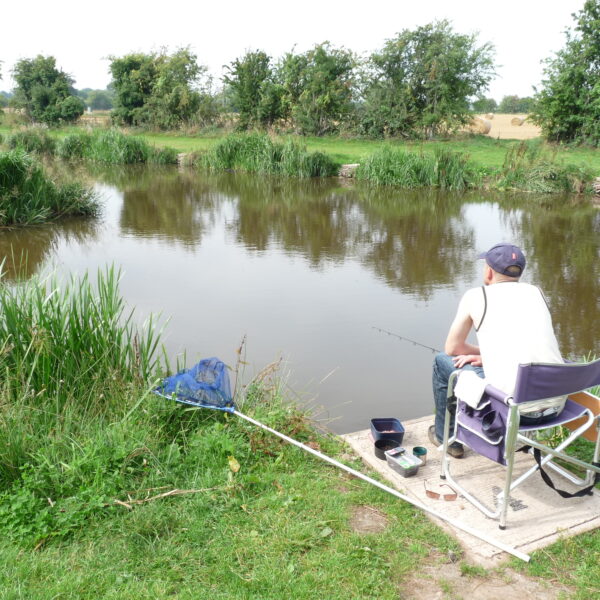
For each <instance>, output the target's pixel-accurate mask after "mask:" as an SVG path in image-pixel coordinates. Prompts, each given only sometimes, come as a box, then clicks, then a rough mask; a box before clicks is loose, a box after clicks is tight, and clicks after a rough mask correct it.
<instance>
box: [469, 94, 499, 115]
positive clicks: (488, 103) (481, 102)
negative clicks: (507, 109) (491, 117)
mask: <svg viewBox="0 0 600 600" xmlns="http://www.w3.org/2000/svg"><path fill="white" fill-rule="evenodd" d="M497 110H498V103H497V102H496V101H495V100H494V99H493V98H484V97H483V96H480V97H479V98H477V100H474V101H473V111H474V112H476V113H495V112H496V111H497Z"/></svg>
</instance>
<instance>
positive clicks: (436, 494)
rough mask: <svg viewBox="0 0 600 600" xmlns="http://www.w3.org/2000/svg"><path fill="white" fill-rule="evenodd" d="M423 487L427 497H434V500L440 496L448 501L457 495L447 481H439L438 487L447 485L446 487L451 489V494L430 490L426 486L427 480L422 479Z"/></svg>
mask: <svg viewBox="0 0 600 600" xmlns="http://www.w3.org/2000/svg"><path fill="white" fill-rule="evenodd" d="M423 487H424V488H425V494H426V495H427V497H428V498H435V499H436V500H439V499H440V498H442V499H443V500H446V501H450V500H456V498H457V497H458V494H457V493H456V492H455V491H454V490H453V489H452V488H451V487H450V486H449V485H448V484H447V483H440V487H447V488H448V489H450V490H452V494H440V493H439V492H434V491H433V490H430V489H429V488H428V487H427V480H423Z"/></svg>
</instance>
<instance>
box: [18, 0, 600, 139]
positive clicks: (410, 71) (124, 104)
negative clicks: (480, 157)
mask: <svg viewBox="0 0 600 600" xmlns="http://www.w3.org/2000/svg"><path fill="white" fill-rule="evenodd" d="M573 18H574V19H575V27H574V29H573V30H569V31H567V34H566V35H567V42H566V46H565V48H563V49H562V50H560V51H559V52H558V53H557V54H556V56H555V57H553V58H549V59H548V60H547V61H546V66H545V69H544V77H545V79H544V81H543V88H542V89H541V90H540V91H537V90H536V93H535V95H534V96H533V97H527V98H519V97H518V96H505V97H504V98H503V99H502V101H501V102H500V104H499V105H498V104H496V102H495V101H494V100H493V99H491V98H486V97H485V96H484V92H485V90H486V89H487V88H488V85H489V83H490V81H491V79H492V78H493V76H494V74H495V70H494V69H495V64H494V48H493V46H492V45H491V44H489V43H484V44H479V43H478V41H477V37H476V36H475V35H465V34H460V33H457V32H455V31H454V30H453V29H452V27H451V25H450V23H449V22H448V21H446V20H442V21H436V22H433V23H430V24H428V25H424V26H421V27H417V28H416V29H413V30H408V29H405V30H403V31H401V32H400V33H398V34H397V35H396V36H395V37H394V38H392V39H389V40H386V41H385V43H384V44H383V47H382V48H381V49H379V50H378V51H376V52H374V53H372V54H371V55H370V56H368V57H366V58H359V57H358V56H357V55H356V54H355V53H354V52H352V51H351V50H348V49H345V48H337V47H335V46H333V45H332V44H330V43H329V42H323V43H321V44H317V45H315V46H314V47H313V48H311V49H310V50H308V51H306V52H304V53H297V52H295V51H294V50H292V51H290V52H288V53H286V54H285V55H284V56H282V57H279V58H278V59H274V58H273V57H271V56H269V55H268V54H267V53H265V52H264V51H262V50H252V51H247V52H246V53H245V54H244V55H243V56H241V57H239V58H237V59H235V60H234V61H233V62H231V63H230V64H229V65H226V66H225V67H224V74H223V77H222V87H221V88H220V89H219V90H218V91H214V90H213V88H212V80H211V78H210V77H209V76H208V74H207V68H206V67H205V66H203V65H200V64H199V63H198V57H197V56H196V55H195V54H194V53H193V52H192V51H191V50H190V49H189V48H182V49H179V50H177V51H175V52H173V53H171V54H169V53H168V52H167V51H166V50H163V51H160V52H153V53H150V54H145V53H133V54H127V55H125V56H120V57H115V56H112V57H110V66H109V70H110V74H111V76H112V81H111V84H110V86H109V90H107V91H106V92H105V94H104V95H102V94H98V93H96V94H95V95H94V94H93V92H94V91H93V90H88V95H89V96H92V98H93V99H94V101H95V102H97V103H98V102H106V105H108V103H110V104H111V105H112V107H113V110H112V113H111V114H112V119H113V122H114V123H115V124H117V125H126V126H139V127H149V128H158V129H177V128H180V127H184V126H190V125H191V126H206V125H211V124H215V123H219V122H221V121H222V120H223V118H224V116H225V115H233V121H234V122H235V126H236V128H237V129H239V130H247V129H272V128H274V129H276V130H278V131H288V132H295V133H299V134H303V135H317V136H320V135H326V134H335V133H348V134H354V135H363V136H369V137H375V138H383V137H404V138H421V139H423V138H431V137H434V136H437V135H440V134H448V133H452V132H455V131H457V130H458V129H460V128H461V127H462V126H464V125H465V124H467V123H468V122H469V121H470V120H471V118H472V114H473V112H518V113H531V114H532V119H533V120H534V121H535V122H536V123H538V124H539V125H540V126H541V128H542V131H543V134H544V135H545V136H546V137H547V138H548V139H550V140H554V141H579V142H580V141H584V142H588V143H593V144H598V143H599V142H600V125H599V123H600V119H599V118H598V117H600V102H598V98H600V69H599V68H598V64H600V34H599V33H598V32H599V31H600V0H587V1H586V2H585V4H584V7H583V8H582V10H581V11H579V13H577V14H574V15H573ZM13 77H14V79H15V81H16V84H17V85H16V88H15V90H14V95H13V97H12V98H11V99H10V103H11V104H12V105H13V106H15V107H19V108H22V109H23V110H24V111H25V112H26V114H27V115H28V116H29V117H30V118H31V119H32V120H34V121H39V122H44V123H48V124H51V125H53V124H59V123H65V122H72V121H73V120H75V119H77V118H78V117H79V116H80V115H81V114H82V113H83V111H84V108H85V104H84V102H83V99H82V98H81V97H79V96H78V95H77V92H76V90H75V89H74V88H73V81H72V79H71V78H70V77H69V76H68V75H67V74H65V73H63V72H62V71H60V70H59V69H57V68H56V63H55V59H54V58H53V57H43V56H38V57H36V58H35V59H23V60H20V61H19V62H18V63H17V64H16V66H15V67H14V69H13ZM96 92H97V91H96ZM79 95H81V93H80V94H79ZM89 96H88V97H87V98H86V100H87V101H88V105H90V102H89V100H90V98H89Z"/></svg>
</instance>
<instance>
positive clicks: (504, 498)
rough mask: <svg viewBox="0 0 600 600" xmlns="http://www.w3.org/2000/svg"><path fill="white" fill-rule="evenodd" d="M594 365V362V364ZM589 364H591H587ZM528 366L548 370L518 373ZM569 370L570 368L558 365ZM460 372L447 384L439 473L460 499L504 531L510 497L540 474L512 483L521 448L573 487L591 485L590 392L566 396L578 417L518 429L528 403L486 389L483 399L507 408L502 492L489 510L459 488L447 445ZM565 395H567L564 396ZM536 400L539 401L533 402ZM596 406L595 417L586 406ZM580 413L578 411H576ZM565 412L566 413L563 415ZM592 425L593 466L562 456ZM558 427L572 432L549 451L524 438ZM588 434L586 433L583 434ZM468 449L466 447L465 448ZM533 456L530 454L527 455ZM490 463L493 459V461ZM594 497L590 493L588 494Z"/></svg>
mask: <svg viewBox="0 0 600 600" xmlns="http://www.w3.org/2000/svg"><path fill="white" fill-rule="evenodd" d="M594 362H596V361H594ZM589 364H591V363H589ZM530 366H548V365H521V366H520V367H519V369H522V368H523V367H530ZM560 366H561V367H562V366H569V365H560ZM461 373H462V371H460V370H457V371H454V372H453V373H452V374H451V376H450V379H449V382H448V402H447V407H446V419H445V425H444V441H443V444H442V446H441V448H442V453H443V454H442V461H441V473H440V477H441V479H443V480H447V481H449V482H450V484H451V485H452V487H454V488H455V489H457V490H459V491H460V493H461V494H462V495H463V497H464V498H465V499H466V500H468V501H469V502H471V504H473V505H474V506H475V507H476V508H478V509H479V510H480V511H481V512H483V513H484V514H485V515H486V516H487V517H489V518H491V519H496V520H499V521H500V523H499V527H500V529H506V519H507V510H508V506H509V501H510V493H511V492H512V491H513V490H514V489H515V488H516V487H517V486H519V485H521V484H522V483H523V482H524V481H526V480H527V479H528V478H529V477H530V476H531V475H533V474H534V473H535V472H536V471H538V470H539V466H538V464H537V463H535V464H534V465H533V466H532V467H531V468H529V469H528V470H527V471H525V472H524V473H523V474H521V475H520V476H518V477H517V478H516V479H515V480H514V481H513V472H514V463H515V452H516V450H517V448H519V447H520V446H522V445H527V446H530V447H531V448H537V449H538V450H539V451H540V452H541V453H543V458H542V459H541V461H540V463H541V465H542V466H543V467H544V466H547V467H550V468H552V469H553V470H554V471H556V472H557V473H558V474H560V475H561V476H562V477H564V478H566V479H567V480H569V481H570V482H571V483H573V484H574V485H575V486H578V487H581V488H584V487H586V486H589V485H591V484H592V483H593V482H594V480H595V477H596V474H600V464H599V459H600V398H599V397H597V396H595V395H593V394H590V393H589V392H582V391H580V390H571V392H572V393H571V394H569V399H568V400H567V403H573V404H571V405H570V407H571V409H573V408H577V412H578V414H577V415H576V416H573V410H571V411H569V412H570V414H569V415H567V416H566V417H565V418H563V419H561V418H560V415H559V416H558V417H557V418H555V419H553V420H552V421H550V422H549V423H546V424H538V425H525V426H523V425H520V416H521V411H520V409H521V408H526V407H527V401H525V402H523V401H521V402H519V401H518V400H515V397H514V396H512V395H507V394H505V393H504V392H502V391H501V390H498V389H497V388H495V387H493V386H491V385H487V386H486V388H485V393H484V397H487V399H489V400H490V401H495V402H500V403H502V404H503V405H504V406H506V407H507V418H506V430H505V440H504V442H505V447H504V452H503V460H504V462H505V464H506V476H505V480H504V486H503V490H502V491H501V492H500V493H499V494H498V495H497V497H496V501H497V502H496V509H495V510H494V509H492V508H490V507H489V506H486V505H485V504H484V503H483V502H481V501H480V500H478V499H477V498H476V497H475V496H474V495H473V494H471V493H470V492H469V491H467V490H466V489H465V488H464V487H463V486H462V485H461V484H459V483H458V482H457V481H456V480H455V479H454V478H453V477H452V475H451V473H450V460H449V457H448V454H447V449H448V446H449V444H451V443H452V442H454V441H457V432H458V426H459V415H458V410H457V408H458V404H459V402H461V401H460V400H458V401H457V399H456V397H455V396H454V388H455V385H456V382H457V380H458V377H459V375H460V374H461ZM564 393H565V392H564V391H562V390H561V391H560V392H559V395H563V394H564ZM565 395H566V394H565ZM536 399H539V398H536ZM578 399H579V400H580V401H581V400H583V401H584V403H585V404H586V405H587V406H584V405H582V404H580V403H579V402H577V400H578ZM590 404H592V405H594V404H596V406H597V407H598V411H597V414H595V412H596V411H593V410H591V409H590V408H589V405H590ZM579 409H581V410H579ZM451 410H455V414H456V419H455V424H454V431H453V433H452V435H450V420H451V413H450V411H451ZM563 412H566V411H563ZM594 422H595V428H596V434H595V447H594V453H593V458H592V463H594V464H591V463H587V462H585V461H582V460H579V459H577V458H574V457H572V456H569V455H567V454H565V453H564V452H563V451H564V449H565V448H567V446H569V445H570V444H571V443H572V442H573V441H575V440H576V439H577V438H578V437H580V436H582V435H583V434H586V437H587V438H588V439H590V438H591V435H592V433H591V432H593V429H590V428H592V426H593V424H594ZM558 425H568V428H569V429H570V430H571V433H570V435H568V437H567V438H566V439H565V440H563V441H562V442H561V443H560V444H559V445H558V446H556V448H550V447H548V446H546V445H544V444H541V443H540V442H538V441H536V440H533V439H531V438H530V437H527V435H524V434H526V433H528V432H531V431H541V430H543V429H549V428H552V427H556V426H558ZM462 426H463V427H464V424H463V425H462ZM586 432H587V433H586ZM458 441H460V442H461V443H465V441H464V440H462V439H461V440H458ZM467 445H469V444H467ZM529 452H530V453H532V450H530V451H529ZM555 458H560V459H561V460H562V461H565V462H567V463H570V464H572V465H576V466H578V467H580V468H582V469H583V470H585V473H586V474H585V477H584V478H580V477H577V476H576V475H574V474H573V473H570V472H569V471H566V470H565V469H563V468H562V467H560V466H558V465H557V464H555V463H554V459H555ZM492 460H493V459H492ZM590 493H593V492H590Z"/></svg>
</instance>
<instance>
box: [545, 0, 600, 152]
mask: <svg viewBox="0 0 600 600" xmlns="http://www.w3.org/2000/svg"><path fill="white" fill-rule="evenodd" d="M573 18H574V19H575V28H574V30H573V31H571V30H568V31H567V32H566V37H567V41H566V44H565V47H564V48H563V49H562V50H560V51H559V52H557V53H556V56H555V57H554V58H550V59H548V60H547V61H546V68H545V70H544V75H545V79H544V80H543V82H542V83H543V88H542V90H541V91H540V92H539V93H537V94H536V97H535V98H536V106H535V109H534V111H533V121H534V122H535V123H537V124H538V125H540V127H541V128H542V134H543V135H544V136H545V137H546V138H547V139H549V140H554V141H566V142H570V141H585V142H589V143H593V144H595V145H598V144H600V0H587V1H586V2H585V4H584V6H583V8H582V10H581V11H579V13H576V14H573Z"/></svg>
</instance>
